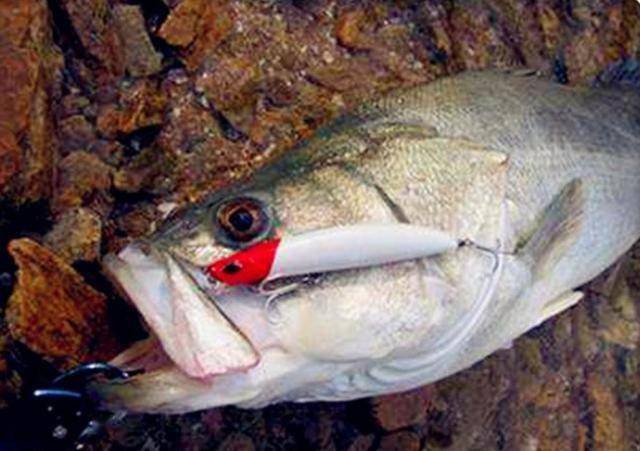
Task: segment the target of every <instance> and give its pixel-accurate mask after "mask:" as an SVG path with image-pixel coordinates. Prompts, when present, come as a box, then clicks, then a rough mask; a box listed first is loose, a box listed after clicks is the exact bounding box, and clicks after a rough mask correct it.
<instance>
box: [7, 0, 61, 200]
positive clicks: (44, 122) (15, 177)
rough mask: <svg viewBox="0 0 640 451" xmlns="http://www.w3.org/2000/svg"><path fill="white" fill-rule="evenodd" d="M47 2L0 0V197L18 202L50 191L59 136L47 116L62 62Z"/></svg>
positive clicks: (32, 198)
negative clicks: (53, 33)
mask: <svg viewBox="0 0 640 451" xmlns="http://www.w3.org/2000/svg"><path fill="white" fill-rule="evenodd" d="M48 19H49V15H48V11H47V7H46V3H45V2H44V1H40V0H8V1H4V2H0V93H2V100H3V101H2V104H3V106H2V108H0V163H1V164H0V196H3V197H6V198H9V199H10V200H11V201H13V202H15V203H21V202H25V201H29V200H37V199H40V198H42V197H43V196H46V195H48V194H49V193H50V189H51V177H52V163H51V161H52V158H53V154H54V152H55V150H56V145H57V140H56V139H55V135H54V132H53V127H52V121H51V117H50V114H49V111H50V110H49V103H50V101H51V97H52V96H53V95H55V94H56V93H57V92H58V86H59V73H60V72H59V68H60V66H61V63H62V60H61V56H60V54H59V52H58V51H57V49H56V48H55V47H54V45H53V42H52V39H51V30H50V27H49V20H48Z"/></svg>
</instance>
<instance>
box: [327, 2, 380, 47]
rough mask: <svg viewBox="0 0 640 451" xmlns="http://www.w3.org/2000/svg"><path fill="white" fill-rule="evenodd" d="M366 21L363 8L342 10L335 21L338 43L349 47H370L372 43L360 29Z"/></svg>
mask: <svg viewBox="0 0 640 451" xmlns="http://www.w3.org/2000/svg"><path fill="white" fill-rule="evenodd" d="M366 21H367V16H366V13H365V12H364V10H363V9H356V10H352V11H345V12H343V13H342V14H341V15H340V16H339V17H338V20H337V21H336V38H338V42H339V43H340V45H343V46H345V47H348V48H350V49H370V48H371V47H372V44H373V43H372V42H371V39H370V38H369V37H368V36H367V35H365V34H364V33H363V30H362V28H363V26H364V25H365V23H366Z"/></svg>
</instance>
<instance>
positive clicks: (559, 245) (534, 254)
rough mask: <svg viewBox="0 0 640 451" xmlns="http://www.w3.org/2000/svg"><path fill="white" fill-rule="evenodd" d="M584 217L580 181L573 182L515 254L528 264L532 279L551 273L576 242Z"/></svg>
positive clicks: (582, 188)
mask: <svg viewBox="0 0 640 451" xmlns="http://www.w3.org/2000/svg"><path fill="white" fill-rule="evenodd" d="M583 214H584V187H583V182H582V179H574V180H572V181H571V182H569V183H568V184H567V185H565V187H564V188H563V189H562V191H560V193H559V194H558V195H557V196H556V198H555V199H554V200H553V202H551V204H550V205H549V206H548V207H547V209H546V210H545V211H544V213H543V216H542V219H541V222H540V223H539V226H538V228H537V229H536V230H535V232H534V233H533V235H532V236H531V238H530V239H529V240H528V241H527V242H526V243H525V244H524V246H523V247H522V248H521V249H520V250H518V251H517V253H518V254H519V255H521V256H522V258H523V259H524V260H525V261H526V262H528V263H529V264H530V265H531V268H532V274H533V277H534V280H539V279H541V278H543V277H544V276H545V274H547V273H548V272H549V271H551V270H552V269H553V268H554V266H555V265H556V263H557V262H558V261H559V260H560V259H561V258H562V257H563V255H564V254H565V253H566V252H567V250H568V249H569V248H571V246H572V245H573V244H574V243H575V241H576V239H577V237H578V234H579V231H580V227H581V225H582V217H583Z"/></svg>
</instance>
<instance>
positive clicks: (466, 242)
mask: <svg viewBox="0 0 640 451" xmlns="http://www.w3.org/2000/svg"><path fill="white" fill-rule="evenodd" d="M458 246H459V247H470V248H474V249H478V250H479V251H483V252H487V253H488V254H490V255H491V256H492V257H493V267H492V269H491V272H492V273H495V272H496V271H497V270H498V265H499V260H498V255H515V253H514V252H508V251H503V250H501V249H500V247H501V246H502V243H501V242H500V240H499V239H498V240H497V243H496V247H495V248H490V247H488V246H484V245H482V244H478V243H476V242H475V241H473V240H471V239H469V238H464V239H462V240H459V241H458Z"/></svg>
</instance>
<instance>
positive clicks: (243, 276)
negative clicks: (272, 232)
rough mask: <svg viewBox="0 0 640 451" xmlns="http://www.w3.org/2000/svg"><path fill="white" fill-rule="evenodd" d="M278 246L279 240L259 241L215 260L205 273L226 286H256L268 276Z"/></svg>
mask: <svg viewBox="0 0 640 451" xmlns="http://www.w3.org/2000/svg"><path fill="white" fill-rule="evenodd" d="M279 244H280V240H279V239H275V240H266V241H261V242H259V243H258V244H254V245H253V246H250V247H248V248H246V249H243V250H241V251H238V252H236V253H235V254H231V255H230V256H228V257H224V258H221V259H220V260H216V261H215V262H213V263H212V264H211V265H209V266H208V267H207V269H206V271H207V273H208V274H209V275H210V276H211V277H213V278H214V279H216V280H219V281H220V282H223V283H225V284H227V285H254V284H258V283H260V282H262V281H263V280H264V279H266V278H267V276H269V273H270V272H271V267H272V266H273V261H274V259H275V257H276V249H277V248H278V245H279Z"/></svg>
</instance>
